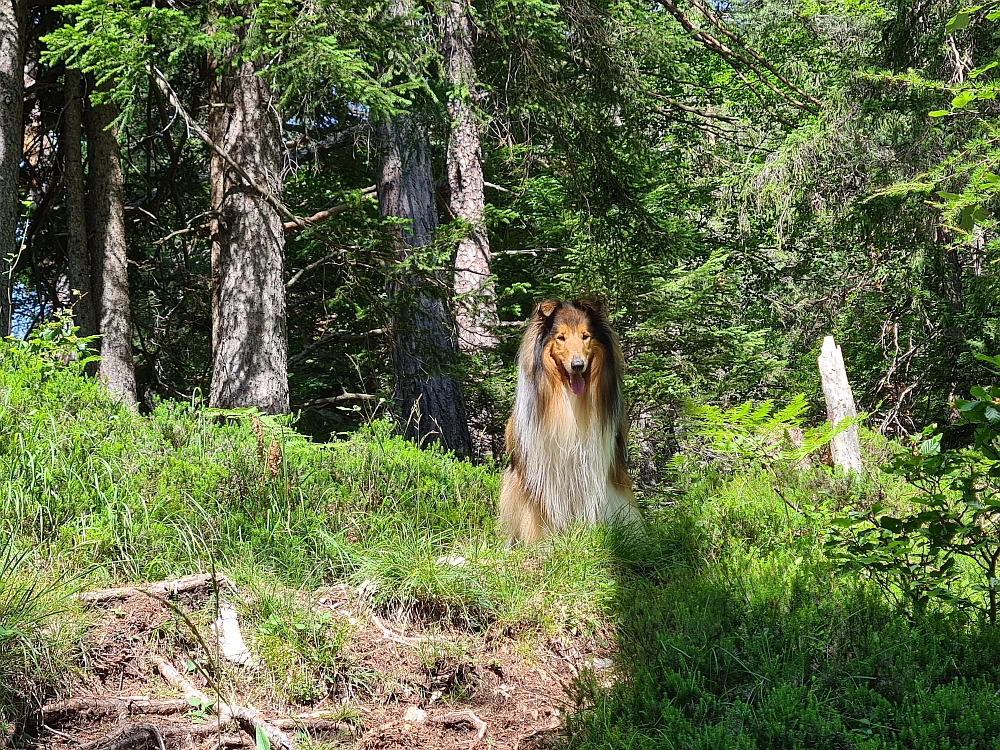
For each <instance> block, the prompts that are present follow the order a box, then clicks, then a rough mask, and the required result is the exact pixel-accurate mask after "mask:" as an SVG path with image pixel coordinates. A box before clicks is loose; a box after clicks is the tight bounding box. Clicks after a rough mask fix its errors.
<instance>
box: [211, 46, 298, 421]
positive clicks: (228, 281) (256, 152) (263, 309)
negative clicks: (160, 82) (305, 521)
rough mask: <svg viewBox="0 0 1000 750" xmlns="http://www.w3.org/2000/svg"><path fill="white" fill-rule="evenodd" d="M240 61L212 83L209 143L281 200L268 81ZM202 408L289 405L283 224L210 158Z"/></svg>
mask: <svg viewBox="0 0 1000 750" xmlns="http://www.w3.org/2000/svg"><path fill="white" fill-rule="evenodd" d="M257 70H258V69H257V66H256V65H255V64H254V63H253V62H250V61H245V62H243V63H241V64H240V65H239V67H238V68H236V69H226V70H225V71H223V72H221V74H219V75H218V77H217V80H216V82H215V84H214V95H213V107H212V109H211V114H210V115H209V135H210V137H211V139H212V140H213V141H214V142H215V143H216V144H217V145H218V146H219V147H221V149H222V150H223V151H224V152H226V153H227V154H228V155H229V156H230V157H231V158H232V160H233V161H234V162H235V163H236V164H238V165H239V166H240V167H241V168H242V169H243V171H244V172H245V173H246V174H247V175H248V176H249V177H250V178H251V179H252V180H253V181H254V182H255V183H256V184H257V185H261V186H264V187H266V188H267V189H268V190H269V191H270V192H271V194H272V195H273V196H275V197H278V196H280V195H281V169H282V165H283V158H284V145H283V143H282V140H281V122H280V120H279V117H278V113H277V112H276V111H275V110H274V108H273V107H272V105H271V102H272V100H273V98H274V97H273V95H272V93H271V90H270V86H269V85H268V83H267V81H265V80H264V79H263V78H261V77H260V76H258V75H257ZM210 189H211V204H212V210H213V212H214V216H215V218H214V219H213V221H212V388H211V397H210V404H211V406H213V407H217V408H223V409H232V408H239V407H247V406H256V407H257V408H259V409H260V410H261V411H263V412H265V413H268V414H284V413H287V412H288V410H289V401H288V351H287V341H286V329H285V283H284V278H283V276H282V274H283V264H284V250H285V238H284V227H283V226H282V220H281V215H280V214H279V213H278V211H277V210H276V209H275V208H274V206H273V205H272V204H271V203H270V202H268V201H267V200H266V199H265V198H264V197H263V196H262V195H261V194H260V192H259V191H257V190H255V189H254V188H253V187H251V186H250V185H248V184H247V182H246V181H245V180H244V179H243V178H242V177H241V176H240V175H239V174H238V173H237V172H236V170H234V169H233V168H232V167H231V166H230V165H228V164H226V162H225V160H224V159H223V158H222V157H221V156H219V155H218V154H215V153H213V155H212V164H211V186H210Z"/></svg>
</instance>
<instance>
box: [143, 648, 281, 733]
mask: <svg viewBox="0 0 1000 750" xmlns="http://www.w3.org/2000/svg"><path fill="white" fill-rule="evenodd" d="M153 661H154V662H155V663H156V668H157V669H158V670H159V672H160V674H161V675H162V676H163V679H164V680H166V681H167V683H169V684H170V685H171V686H172V687H174V688H176V689H177V690H180V691H181V692H182V693H183V694H184V697H185V698H187V699H189V700H195V701H198V702H199V703H200V704H201V705H202V706H209V705H213V704H214V706H213V707H214V708H215V713H216V715H217V716H218V717H219V726H220V727H225V726H226V725H228V724H229V722H231V721H232V720H233V719H236V721H237V722H239V724H240V727H241V728H242V729H243V731H245V732H246V733H247V734H249V735H250V736H252V737H256V734H257V730H258V729H259V730H260V731H261V732H263V733H264V734H265V735H266V736H267V739H268V740H270V742H271V747H272V748H276V750H296V745H295V740H293V739H292V738H291V737H289V736H288V735H287V734H285V733H284V732H283V731H282V730H281V729H279V728H278V727H276V726H275V725H274V724H272V723H271V722H269V721H268V720H267V719H265V718H264V716H263V715H262V714H261V712H260V711H258V710H257V709H256V708H251V707H249V706H235V705H232V704H230V703H227V702H226V701H224V700H222V699H221V698H220V699H219V701H218V702H217V703H216V702H214V701H213V700H212V699H211V698H209V697H208V696H207V695H205V693H203V692H202V691H201V690H199V689H198V688H196V687H195V686H194V685H193V684H192V683H191V681H190V680H188V679H187V678H186V677H184V676H183V675H182V674H181V673H180V672H178V671H177V669H176V668H175V667H174V665H173V664H171V663H170V662H169V661H167V660H166V659H163V658H160V657H155V658H154V660H153Z"/></svg>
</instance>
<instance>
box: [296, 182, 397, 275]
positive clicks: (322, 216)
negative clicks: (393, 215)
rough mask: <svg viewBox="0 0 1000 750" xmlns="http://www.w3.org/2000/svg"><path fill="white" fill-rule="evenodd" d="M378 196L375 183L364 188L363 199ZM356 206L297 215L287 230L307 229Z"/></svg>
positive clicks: (347, 204)
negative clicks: (309, 214)
mask: <svg viewBox="0 0 1000 750" xmlns="http://www.w3.org/2000/svg"><path fill="white" fill-rule="evenodd" d="M377 196H378V191H377V190H376V188H375V186H374V185H371V186H369V187H366V188H365V189H364V190H362V191H361V198H362V200H365V199H369V198H375V197H377ZM356 207H357V206H356V204H354V203H341V204H340V205H339V206H333V207H332V208H327V209H324V210H323V211H317V212H316V213H314V214H313V215H312V216H309V217H305V218H303V217H300V216H296V217H295V218H294V220H292V221H286V222H285V224H284V227H285V231H286V232H294V231H297V230H299V229H305V228H307V227H311V226H313V225H314V224H319V223H320V222H321V221H326V220H327V219H330V218H332V217H334V216H338V215H340V214H342V213H346V212H347V211H350V210H351V209H352V208H356ZM289 283H291V282H289Z"/></svg>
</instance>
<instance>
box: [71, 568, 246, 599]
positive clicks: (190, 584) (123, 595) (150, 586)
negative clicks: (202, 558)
mask: <svg viewBox="0 0 1000 750" xmlns="http://www.w3.org/2000/svg"><path fill="white" fill-rule="evenodd" d="M212 582H214V583H216V584H217V585H220V586H221V585H222V584H225V585H226V586H229V587H230V588H232V586H233V584H232V583H231V582H230V581H229V579H228V578H226V577H225V576H221V575H214V574H212V573H196V574H195V575H190V576H184V577H183V578H176V579H174V580H172V581H157V582H155V583H147V584H144V585H141V586H123V587H121V588H115V589H101V590H100V591H84V592H81V593H79V594H77V595H76V598H77V599H79V600H80V601H84V602H88V603H90V604H96V603H99V602H106V601H111V600H114V599H127V598H128V597H130V596H132V595H134V594H148V595H150V596H161V597H162V596H171V595H174V594H180V593H183V592H185V591H195V590H197V589H201V588H205V587H206V586H208V585H209V584H210V583H212Z"/></svg>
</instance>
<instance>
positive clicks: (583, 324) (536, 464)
mask: <svg viewBox="0 0 1000 750" xmlns="http://www.w3.org/2000/svg"><path fill="white" fill-rule="evenodd" d="M623 370H624V359H623V357H622V350H621V345H620V344H619V343H618V337H617V336H616V335H615V333H614V331H612V330H611V327H610V326H609V325H608V320H607V314H606V313H605V310H604V307H603V305H601V303H599V302H597V301H594V300H588V299H582V300H576V301H574V302H562V301H558V300H546V301H544V302H542V303H540V304H539V305H538V306H537V307H536V308H535V311H534V313H532V316H531V318H530V319H529V320H528V324H527V328H526V330H525V333H524V338H523V339H522V340H521V347H520V349H519V350H518V355H517V392H516V394H515V396H514V412H513V414H511V416H510V420H509V421H508V422H507V432H506V443H507V455H508V457H509V459H510V466H509V467H508V469H507V471H506V472H505V473H504V475H503V483H502V484H501V488H500V523H501V526H502V528H503V531H504V532H505V533H506V534H507V536H508V537H509V538H511V539H514V540H520V541H522V542H526V543H531V542H535V541H538V540H539V539H541V538H542V537H543V536H545V535H546V534H547V533H549V532H559V531H563V530H565V529H566V528H567V526H569V525H570V524H571V523H574V522H577V521H585V522H590V523H597V522H602V521H611V520H618V521H624V522H627V523H633V522H638V521H639V514H638V511H637V510H636V508H635V506H634V505H633V499H634V497H633V494H632V480H631V478H630V477H629V475H628V470H627V468H626V461H625V438H626V431H627V429H628V424H627V417H626V415H625V409H624V404H623V402H622V372H623Z"/></svg>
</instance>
